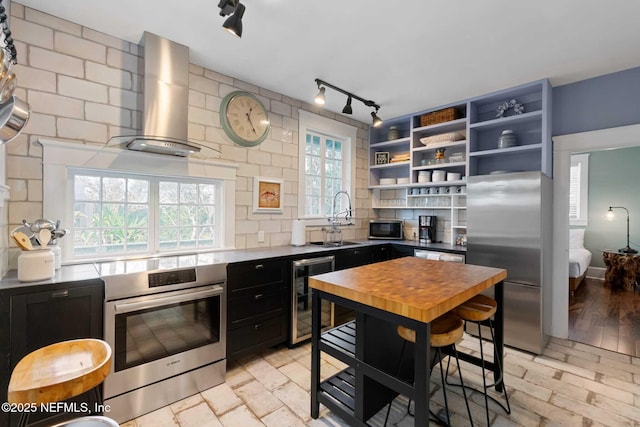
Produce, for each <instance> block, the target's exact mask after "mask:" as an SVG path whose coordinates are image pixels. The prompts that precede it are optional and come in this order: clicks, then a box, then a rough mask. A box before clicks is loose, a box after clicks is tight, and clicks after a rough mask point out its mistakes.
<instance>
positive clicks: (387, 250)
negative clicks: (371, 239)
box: [371, 245, 391, 262]
mask: <svg viewBox="0 0 640 427" xmlns="http://www.w3.org/2000/svg"><path fill="white" fill-rule="evenodd" d="M390 259H391V245H378V246H372V247H371V262H382V261H388V260H390Z"/></svg>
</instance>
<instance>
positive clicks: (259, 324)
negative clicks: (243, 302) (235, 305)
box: [253, 323, 262, 330]
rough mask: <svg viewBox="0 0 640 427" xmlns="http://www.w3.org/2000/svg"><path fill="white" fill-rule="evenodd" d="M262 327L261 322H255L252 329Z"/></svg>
mask: <svg viewBox="0 0 640 427" xmlns="http://www.w3.org/2000/svg"><path fill="white" fill-rule="evenodd" d="M260 328H262V323H256V324H255V325H253V329H256V330H257V329H260Z"/></svg>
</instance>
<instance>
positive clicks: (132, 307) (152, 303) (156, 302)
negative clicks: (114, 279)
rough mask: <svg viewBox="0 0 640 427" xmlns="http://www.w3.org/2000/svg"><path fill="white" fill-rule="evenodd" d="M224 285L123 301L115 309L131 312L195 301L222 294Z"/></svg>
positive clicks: (121, 311) (116, 310)
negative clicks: (141, 299)
mask: <svg viewBox="0 0 640 427" xmlns="http://www.w3.org/2000/svg"><path fill="white" fill-rule="evenodd" d="M222 292H223V288H222V286H215V287H213V288H211V289H207V290H205V291H196V292H189V293H186V294H181V295H175V296H171V297H160V298H154V299H152V300H149V301H140V302H123V303H120V304H115V306H114V307H113V308H114V311H115V312H116V313H130V312H132V311H138V310H146V309H148V308H155V307H161V306H163V305H168V304H176V303H179V302H185V301H193V300H195V299H202V298H209V297H214V296H217V295H222Z"/></svg>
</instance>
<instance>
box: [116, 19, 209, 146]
mask: <svg viewBox="0 0 640 427" xmlns="http://www.w3.org/2000/svg"><path fill="white" fill-rule="evenodd" d="M141 46H142V47H143V49H144V89H143V90H144V91H143V97H142V102H143V105H142V106H141V107H142V108H141V110H142V114H143V128H142V135H140V136H135V137H133V139H129V140H128V141H127V142H126V147H127V148H128V149H129V150H137V151H148V152H152V153H159V154H169V155H174V156H182V157H185V156H188V155H189V154H192V153H196V152H199V151H200V147H199V146H197V145H194V144H193V143H189V142H188V141H187V125H188V107H189V48H188V47H187V46H184V45H181V44H179V43H176V42H173V41H171V40H167V39H165V38H162V37H159V36H157V35H155V34H152V33H149V32H146V31H145V32H144V35H143V38H142V42H141Z"/></svg>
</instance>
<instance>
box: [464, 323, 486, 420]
mask: <svg viewBox="0 0 640 427" xmlns="http://www.w3.org/2000/svg"><path fill="white" fill-rule="evenodd" d="M492 335H493V334H492ZM478 337H479V338H480V359H481V360H482V385H483V388H484V408H485V411H486V414H487V425H488V426H490V425H491V422H489V399H488V398H487V378H486V376H485V375H486V374H485V365H484V351H483V350H482V327H481V326H480V325H478ZM463 388H464V387H463Z"/></svg>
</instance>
